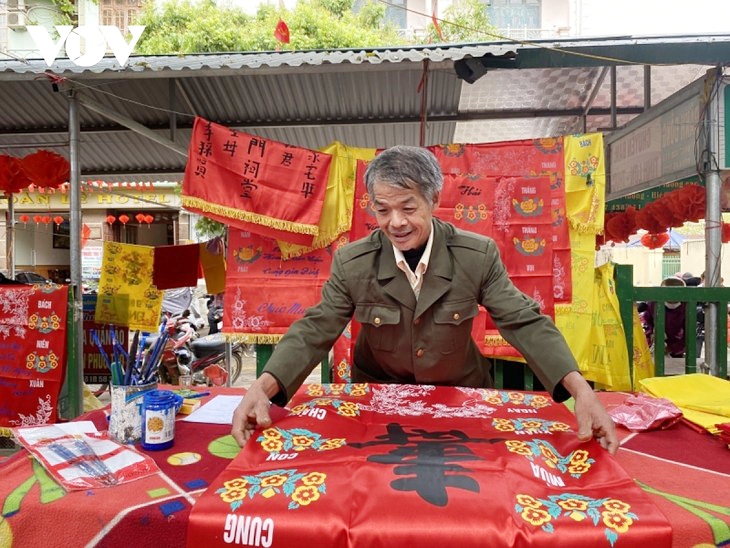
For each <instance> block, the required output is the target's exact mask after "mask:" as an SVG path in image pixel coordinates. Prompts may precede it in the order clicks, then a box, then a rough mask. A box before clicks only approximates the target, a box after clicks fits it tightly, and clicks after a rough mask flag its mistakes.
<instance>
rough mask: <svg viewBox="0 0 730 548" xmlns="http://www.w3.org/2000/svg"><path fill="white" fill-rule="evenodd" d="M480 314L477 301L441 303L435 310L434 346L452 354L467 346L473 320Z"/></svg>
mask: <svg viewBox="0 0 730 548" xmlns="http://www.w3.org/2000/svg"><path fill="white" fill-rule="evenodd" d="M477 314H479V307H478V306H477V303H476V301H474V300H469V301H457V302H445V303H441V304H440V305H439V306H438V307H437V308H435V309H434V311H433V323H434V330H433V339H432V342H433V344H434V348H435V349H438V350H439V351H440V352H441V353H442V354H451V353H452V352H454V351H455V350H457V349H458V350H461V349H463V348H465V347H466V345H467V344H468V342H469V340H470V339H471V320H472V319H473V318H475V317H476V316H477Z"/></svg>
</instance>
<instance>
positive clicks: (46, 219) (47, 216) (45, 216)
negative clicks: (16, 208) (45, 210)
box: [41, 215, 51, 225]
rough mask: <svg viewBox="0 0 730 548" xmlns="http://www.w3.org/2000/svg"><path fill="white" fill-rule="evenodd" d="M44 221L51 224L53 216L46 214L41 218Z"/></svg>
mask: <svg viewBox="0 0 730 548" xmlns="http://www.w3.org/2000/svg"><path fill="white" fill-rule="evenodd" d="M41 221H43V224H46V225H49V224H51V216H50V215H44V216H43V218H42V219H41Z"/></svg>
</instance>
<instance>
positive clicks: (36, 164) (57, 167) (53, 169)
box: [22, 150, 71, 188]
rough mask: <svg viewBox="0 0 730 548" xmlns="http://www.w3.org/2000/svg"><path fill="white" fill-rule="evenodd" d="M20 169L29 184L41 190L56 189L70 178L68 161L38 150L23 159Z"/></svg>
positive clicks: (54, 154) (52, 153) (51, 153)
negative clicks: (21, 168)
mask: <svg viewBox="0 0 730 548" xmlns="http://www.w3.org/2000/svg"><path fill="white" fill-rule="evenodd" d="M22 167H23V172H24V173H25V175H26V177H28V179H29V180H30V182H31V183H33V184H34V185H36V186H39V187H41V188H58V187H59V186H61V185H62V184H63V183H65V182H66V181H68V180H69V177H70V176H71V165H70V164H69V163H68V160H66V158H64V157H63V156H61V155H60V154H56V153H55V152H49V151H47V150H39V151H38V152H34V153H33V154H29V155H28V156H26V157H25V158H23V160H22Z"/></svg>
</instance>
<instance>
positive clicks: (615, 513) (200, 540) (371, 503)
mask: <svg viewBox="0 0 730 548" xmlns="http://www.w3.org/2000/svg"><path fill="white" fill-rule="evenodd" d="M671 537H672V533H671V527H670V525H669V522H668V521H667V520H666V518H665V517H664V516H663V515H662V514H661V512H659V510H658V509H657V508H656V507H655V506H654V504H653V503H651V502H650V500H649V497H648V496H647V495H646V494H645V493H644V492H643V491H642V490H641V489H640V488H639V487H638V486H637V485H636V484H635V483H634V482H633V481H632V479H631V478H630V477H628V475H627V474H626V473H625V472H624V471H623V469H622V468H621V467H620V466H619V465H618V464H617V463H616V461H615V460H614V459H613V458H612V457H611V456H610V455H608V453H606V452H605V451H604V450H603V449H602V448H601V447H600V446H599V445H598V444H597V443H596V442H594V441H591V442H589V443H580V442H579V441H578V439H577V436H576V433H575V419H574V416H573V415H572V414H571V413H570V412H569V411H568V410H567V408H565V406H562V405H559V404H555V403H554V402H552V400H550V399H549V398H548V397H547V396H546V395H544V394H539V393H530V392H505V391H497V390H486V389H466V388H449V387H434V386H414V385H378V384H370V385H368V384H339V385H309V386H305V387H303V388H302V389H300V390H299V392H298V393H297V394H296V395H295V396H294V398H293V399H292V401H291V402H290V405H289V413H288V414H287V415H286V416H284V417H283V418H281V419H279V420H277V421H276V422H274V424H273V425H272V426H271V427H269V428H267V429H265V430H263V431H257V432H256V434H255V435H254V437H253V438H252V439H251V440H250V441H249V443H248V444H247V445H246V446H245V447H244V448H243V450H242V451H241V452H240V453H239V455H238V456H237V457H236V458H235V459H234V460H233V462H232V463H231V464H230V465H229V466H228V468H227V469H226V470H225V471H224V472H223V473H221V474H220V475H219V476H218V478H217V479H216V480H214V481H213V482H212V483H211V486H210V488H209V489H208V490H207V491H206V492H205V494H203V496H202V497H201V498H200V500H199V501H198V503H197V504H196V505H195V507H194V508H193V511H192V512H191V515H190V522H189V527H188V534H187V545H188V546H190V547H194V546H203V545H205V546H227V545H230V544H236V545H259V543H261V545H263V546H273V547H276V546H295V545H297V544H299V543H301V540H302V539H303V538H306V539H308V541H309V542H310V543H312V544H315V545H319V546H375V545H390V546H419V547H422V546H461V547H466V546H475V547H476V546H479V547H481V546H556V545H558V546H581V547H582V546H607V547H610V546H614V545H618V546H641V545H646V546H652V547H659V546H669V545H670V544H671Z"/></svg>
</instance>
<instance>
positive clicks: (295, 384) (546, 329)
mask: <svg viewBox="0 0 730 548" xmlns="http://www.w3.org/2000/svg"><path fill="white" fill-rule="evenodd" d="M433 228H434V240H433V249H432V251H431V257H430V259H429V263H428V269H427V270H426V272H425V274H424V279H423V285H422V287H421V291H420V295H419V298H418V300H416V297H415V295H414V293H413V289H412V288H411V286H410V284H409V283H408V280H407V278H406V276H405V274H404V273H403V272H402V271H401V270H400V269H399V268H398V266H397V265H396V262H395V258H394V255H393V248H392V245H391V243H390V241H389V240H388V239H387V238H386V237H385V235H384V234H383V233H382V232H381V231H380V230H376V231H374V232H373V233H372V234H371V235H369V236H367V237H366V238H363V239H361V240H358V241H356V242H353V243H351V244H349V245H347V246H345V247H343V248H341V249H340V250H338V251H337V252H336V253H335V255H334V258H333V261H332V268H331V273H330V277H329V279H328V280H327V282H326V283H325V284H324V287H323V289H322V300H321V302H320V303H319V304H317V305H316V306H313V307H311V308H309V309H308V310H307V312H306V313H305V315H304V317H303V318H302V319H300V320H298V321H296V322H295V323H294V324H292V326H291V327H290V329H289V330H288V332H287V333H286V335H285V336H284V337H282V339H281V341H280V342H279V343H278V344H277V345H276V348H275V350H274V352H273V354H272V356H271V358H270V360H269V361H268V363H267V364H266V367H265V371H267V372H269V373H271V374H272V375H274V377H276V379H277V380H278V381H279V384H280V385H281V387H282V388H283V389H284V392H285V393H284V394H281V393H280V394H278V395H277V397H275V398H273V401H274V402H276V403H283V402H286V401H288V400H289V399H290V398H291V396H292V395H293V394H294V392H296V390H297V389H298V388H299V386H300V385H301V384H302V383H303V382H304V379H306V377H307V375H309V373H311V371H312V369H314V367H315V366H316V365H317V364H318V363H319V362H320V361H322V360H323V359H324V358H325V357H326V356H327V354H328V352H329V350H330V348H331V347H332V346H333V344H334V342H335V341H336V339H337V338H338V337H339V335H340V334H341V333H342V331H343V330H344V328H345V327H346V325H347V323H348V322H349V321H350V319H351V318H352V317H354V318H355V319H356V320H357V321H358V322H360V324H361V329H360V333H359V335H358V338H357V341H356V343H355V349H354V356H353V371H352V377H353V382H379V383H410V384H436V385H451V386H472V387H491V386H492V380H491V378H490V375H489V371H488V363H487V361H486V360H485V359H484V358H483V357H482V356H481V354H480V353H479V350H478V348H477V346H476V344H475V343H474V341H473V340H472V337H471V329H472V323H473V321H474V318H475V317H476V316H477V313H478V308H477V306H478V305H479V304H481V305H483V306H484V307H486V309H487V311H488V312H489V314H490V315H491V317H492V319H493V320H494V322H495V324H496V325H497V327H498V328H499V331H500V333H501V334H502V336H503V337H504V338H505V339H506V340H507V341H508V342H509V343H510V344H511V345H513V346H514V347H515V348H517V349H518V350H519V351H520V352H521V353H522V355H523V356H524V357H525V359H526V360H527V363H528V365H529V366H530V367H531V369H532V370H533V371H534V373H535V374H536V375H537V377H538V379H539V380H540V382H541V383H542V384H543V386H544V387H545V388H546V390H548V391H549V392H550V393H551V394H552V395H553V397H554V398H555V400H556V401H562V400H564V399H566V398H567V397H568V393H567V391H566V390H565V389H564V388H563V386H562V385H561V384H559V383H560V380H561V379H562V378H563V377H564V376H565V375H566V374H567V373H569V372H570V371H573V370H577V369H578V368H577V364H576V362H575V359H574V357H573V355H572V353H571V352H570V349H569V348H568V346H567V344H566V342H565V339H564V338H563V336H562V334H561V333H560V332H559V331H558V330H557V328H556V327H555V324H554V323H553V322H552V320H551V319H550V318H549V317H548V316H545V315H543V314H540V312H539V306H538V304H537V303H536V302H535V301H534V300H532V299H531V298H529V297H527V296H526V295H525V294H523V293H522V292H520V291H519V290H518V289H517V288H516V287H515V286H514V285H513V284H512V282H511V281H510V279H509V278H508V277H507V271H506V269H505V267H504V264H503V262H502V260H501V258H500V256H499V251H498V249H497V245H496V244H495V242H494V240H492V239H491V238H487V237H484V236H480V235H478V234H474V233H471V232H465V231H462V230H459V229H456V228H455V227H454V226H453V225H450V224H448V223H445V222H443V221H440V220H438V219H434V221H433Z"/></svg>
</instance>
